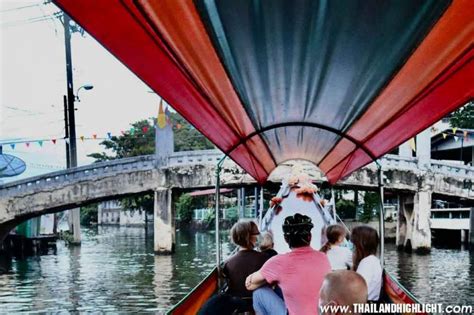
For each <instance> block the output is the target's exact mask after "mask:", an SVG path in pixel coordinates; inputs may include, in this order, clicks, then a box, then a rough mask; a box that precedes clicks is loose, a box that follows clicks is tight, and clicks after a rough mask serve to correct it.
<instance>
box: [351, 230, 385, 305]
mask: <svg viewBox="0 0 474 315" xmlns="http://www.w3.org/2000/svg"><path fill="white" fill-rule="evenodd" d="M351 240H352V243H353V244H354V255H353V264H354V266H353V270H355V271H357V273H358V274H360V275H361V276H362V277H363V278H364V279H365V281H366V283H367V288H368V296H369V297H368V299H369V301H378V300H379V298H380V290H381V289H382V266H381V264H380V260H379V259H378V258H377V257H376V256H375V255H376V254H377V247H378V245H379V236H378V234H377V231H376V230H375V229H374V228H371V227H370V226H358V227H356V228H354V229H353V230H352V236H351Z"/></svg>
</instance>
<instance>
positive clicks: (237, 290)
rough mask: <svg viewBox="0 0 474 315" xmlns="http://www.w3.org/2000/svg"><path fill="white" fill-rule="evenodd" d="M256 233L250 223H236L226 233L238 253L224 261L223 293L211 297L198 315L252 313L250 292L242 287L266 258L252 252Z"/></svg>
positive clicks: (251, 222) (252, 223)
mask: <svg viewBox="0 0 474 315" xmlns="http://www.w3.org/2000/svg"><path fill="white" fill-rule="evenodd" d="M259 234H260V232H259V231H258V227H257V225H256V224H255V223H254V222H253V221H240V222H237V223H236V224H234V226H233V227H232V229H231V230H230V236H231V239H232V242H233V243H234V244H235V245H237V246H238V247H239V251H238V252H237V253H236V254H235V255H233V256H232V257H230V258H229V259H227V260H226V261H225V262H224V267H223V268H222V275H223V276H224V278H225V279H226V281H227V286H228V289H227V292H226V293H225V294H220V295H216V296H214V297H213V298H211V299H210V300H209V301H207V302H206V304H205V305H204V306H203V307H202V309H201V310H200V311H199V314H200V315H205V314H206V315H207V314H222V315H225V314H233V312H234V311H235V310H237V311H239V312H248V311H252V310H253V308H252V292H251V291H248V290H247V289H246V288H245V279H246V278H247V277H248V276H249V275H250V274H252V273H254V272H255V271H257V270H259V269H260V268H261V267H262V266H263V264H264V263H265V262H266V261H267V259H268V258H269V256H267V255H265V254H263V253H261V252H257V251H256V250H254V248H255V246H256V245H257V237H258V235H259Z"/></svg>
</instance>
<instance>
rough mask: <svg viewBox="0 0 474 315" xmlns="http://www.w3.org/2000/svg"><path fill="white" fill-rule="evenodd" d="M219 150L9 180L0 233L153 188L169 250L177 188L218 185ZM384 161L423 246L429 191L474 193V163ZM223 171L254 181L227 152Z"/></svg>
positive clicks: (405, 225)
mask: <svg viewBox="0 0 474 315" xmlns="http://www.w3.org/2000/svg"><path fill="white" fill-rule="evenodd" d="M222 156H223V154H222V153H221V152H219V151H217V150H205V151H192V152H173V153H170V154H169V155H168V156H167V158H166V160H163V157H161V158H156V156H155V155H150V156H139V157H133V158H126V159H120V160H112V161H107V162H101V163H94V164H91V165H87V166H82V167H77V168H73V169H67V170H64V171H60V172H53V173H49V174H45V175H41V176H36V177H32V178H28V179H24V180H20V181H16V182H11V183H8V184H4V185H3V186H0V240H2V239H3V238H4V237H5V236H6V235H7V234H8V232H9V231H10V230H11V229H12V228H13V227H15V226H16V225H18V224H19V223H21V222H23V221H25V220H27V219H30V218H33V217H36V216H40V215H43V214H46V213H53V212H59V211H64V210H67V209H71V208H75V207H78V206H81V205H85V204H88V203H94V202H98V201H103V200H109V199H116V198H117V197H120V196H126V195H133V194H138V193H142V192H147V191H149V192H154V194H155V251H157V252H168V251H172V250H173V244H174V222H173V218H174V215H173V210H172V209H173V207H172V205H171V200H172V191H173V189H175V188H179V189H196V188H208V187H212V186H214V185H215V177H214V174H215V166H216V164H217V161H218V160H219V159H220V158H221V157H222ZM380 163H381V165H382V167H383V169H384V170H385V175H386V179H385V188H386V189H387V190H391V191H395V192H398V193H399V194H400V195H401V196H402V201H401V205H400V211H401V212H402V213H401V216H402V218H405V219H404V220H401V222H400V231H402V232H401V233H400V244H401V245H403V244H404V243H406V242H407V241H408V240H411V246H414V247H415V248H416V247H418V244H417V243H416V242H414V241H413V239H419V237H417V236H416V235H415V234H416V233H421V234H420V235H421V236H423V237H422V241H421V242H420V244H419V246H421V247H423V246H425V245H424V244H425V243H426V242H428V241H427V237H428V236H429V238H431V236H430V235H431V234H430V233H429V231H428V232H427V231H426V226H427V228H428V230H429V216H430V215H429V209H430V208H431V194H432V193H436V194H439V195H446V196H457V197H461V198H466V199H472V200H474V191H473V190H472V188H471V187H470V186H469V185H467V183H470V180H471V179H472V178H474V168H472V167H466V166H461V165H453V164H449V163H442V162H439V161H435V160H432V161H431V165H430V167H420V165H419V161H418V160H417V158H406V157H400V156H397V155H387V156H385V157H384V158H382V159H381V160H380ZM303 166H304V171H305V172H307V173H308V174H309V175H310V177H311V178H313V179H315V180H316V181H323V180H324V178H323V175H322V174H321V173H320V172H319V171H318V170H317V168H316V167H314V166H313V165H312V164H310V163H303ZM425 166H426V165H425ZM291 167H292V164H291V163H285V164H284V165H282V166H280V167H279V168H278V169H277V170H275V172H274V173H273V174H272V176H271V177H270V181H274V182H280V181H281V179H282V177H284V176H285V175H286V174H288V173H289V172H290V170H291ZM221 179H222V183H224V185H227V186H240V185H254V184H255V181H254V180H253V179H252V178H251V177H250V176H248V175H247V174H245V173H244V172H243V171H242V170H241V169H240V168H239V167H238V166H236V165H235V164H234V163H233V162H232V161H230V160H229V161H227V162H226V163H224V167H223V172H222V174H221ZM377 182H378V181H377V170H376V167H375V165H373V164H371V165H368V166H366V167H364V168H362V169H361V170H359V171H357V172H355V173H353V174H352V175H351V176H350V177H348V178H346V179H345V180H343V181H341V182H340V183H339V184H338V186H339V187H346V188H357V189H373V188H375V187H377ZM399 217H400V216H399ZM403 231H405V232H403ZM425 234H428V236H426V235H425ZM413 235H415V236H413ZM397 239H398V237H397ZM413 243H415V244H413ZM429 244H431V240H430V241H429Z"/></svg>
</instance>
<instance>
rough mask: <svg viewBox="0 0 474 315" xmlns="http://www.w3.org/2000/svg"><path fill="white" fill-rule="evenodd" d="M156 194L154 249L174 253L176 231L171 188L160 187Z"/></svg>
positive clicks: (159, 252)
mask: <svg viewBox="0 0 474 315" xmlns="http://www.w3.org/2000/svg"><path fill="white" fill-rule="evenodd" d="M154 195H155V202H154V208H155V209H154V230H155V239H154V243H155V245H154V251H155V254H162V255H163V254H164V255H167V254H172V253H173V252H174V245H175V232H176V231H175V222H174V216H173V211H172V207H171V200H172V198H171V197H172V195H171V189H169V188H158V189H156V190H155V192H154Z"/></svg>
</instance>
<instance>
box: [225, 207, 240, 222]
mask: <svg viewBox="0 0 474 315" xmlns="http://www.w3.org/2000/svg"><path fill="white" fill-rule="evenodd" d="M225 217H226V219H227V220H229V221H230V222H231V223H235V222H237V221H238V220H239V211H238V209H237V206H234V207H229V208H227V209H226V212H225Z"/></svg>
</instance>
